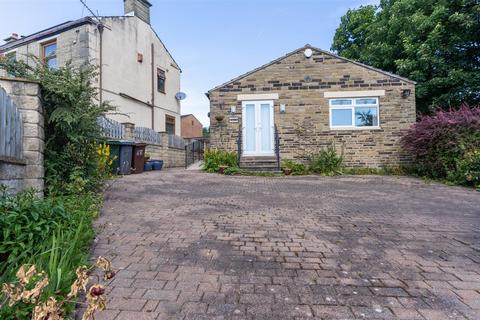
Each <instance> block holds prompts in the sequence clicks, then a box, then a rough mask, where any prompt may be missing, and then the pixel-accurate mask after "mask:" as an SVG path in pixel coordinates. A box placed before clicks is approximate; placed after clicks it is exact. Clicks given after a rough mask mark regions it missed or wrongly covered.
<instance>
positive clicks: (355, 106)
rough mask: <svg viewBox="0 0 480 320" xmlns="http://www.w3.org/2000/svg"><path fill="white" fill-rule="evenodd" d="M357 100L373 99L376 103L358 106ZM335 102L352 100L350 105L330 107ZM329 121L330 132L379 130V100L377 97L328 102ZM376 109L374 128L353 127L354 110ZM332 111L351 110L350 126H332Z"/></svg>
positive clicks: (331, 100)
mask: <svg viewBox="0 0 480 320" xmlns="http://www.w3.org/2000/svg"><path fill="white" fill-rule="evenodd" d="M357 99H375V101H376V103H375V104H358V105H357V103H356V100H357ZM335 100H352V104H351V105H332V102H333V101H335ZM328 103H329V106H330V107H329V121H330V123H329V124H330V129H331V130H345V129H348V130H372V129H373V130H375V129H380V103H379V98H378V97H353V98H352V97H351V98H346V97H345V98H343V97H342V98H334V99H330V100H329V102H328ZM362 107H365V108H376V109H377V117H378V119H377V122H378V125H376V126H361V127H357V126H356V125H355V120H356V119H355V118H356V117H355V108H362ZM332 110H351V111H352V125H350V126H335V125H333V122H332V117H333V112H332Z"/></svg>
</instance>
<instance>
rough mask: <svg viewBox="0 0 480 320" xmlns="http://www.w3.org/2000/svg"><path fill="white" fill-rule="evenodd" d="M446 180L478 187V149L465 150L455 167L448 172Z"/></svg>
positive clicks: (479, 178) (479, 186)
mask: <svg viewBox="0 0 480 320" xmlns="http://www.w3.org/2000/svg"><path fill="white" fill-rule="evenodd" d="M447 180H449V181H452V182H455V183H456V184H460V185H473V186H474V187H476V188H480V149H478V150H474V151H470V152H467V153H466V154H465V155H464V156H463V158H461V159H459V160H457V163H456V168H455V170H452V171H449V172H448V177H447Z"/></svg>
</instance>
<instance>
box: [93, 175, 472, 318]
mask: <svg viewBox="0 0 480 320" xmlns="http://www.w3.org/2000/svg"><path fill="white" fill-rule="evenodd" d="M146 185H147V186H148V188H149V190H150V191H151V192H149V193H145V192H143V191H142V190H144V189H145V186H146ZM445 195H448V196H445ZM106 197H107V198H106V199H107V200H106V202H105V207H104V210H103V212H102V216H101V217H99V219H98V221H97V222H96V227H97V230H98V234H97V238H98V244H97V245H96V246H95V247H94V248H93V251H94V252H93V256H98V255H99V254H105V253H107V254H106V255H107V257H108V252H115V254H116V256H115V257H114V259H112V262H113V267H114V269H116V270H118V269H119V268H125V269H122V270H121V271H119V272H118V276H117V277H116V278H115V279H114V280H113V281H111V283H109V285H108V297H109V298H108V299H109V302H108V303H107V310H106V312H105V313H103V317H104V318H105V319H113V318H114V317H115V320H118V319H120V320H121V319H134V320H138V319H150V318H152V317H153V318H155V319H157V320H158V319H169V320H170V319H208V320H212V319H236V320H239V319H248V320H252V319H292V320H293V319H295V320H300V319H313V318H316V319H353V318H358V319H411V320H416V319H423V320H424V319H442V320H443V319H477V318H478V314H480V312H479V305H478V301H479V299H478V295H479V294H480V291H479V290H480V281H478V280H479V279H480V278H479V275H480V266H479V263H478V261H479V258H478V257H479V256H478V251H476V249H475V248H477V247H479V246H480V244H479V243H478V241H479V239H478V228H477V227H476V226H477V225H478V218H479V217H478V214H479V213H478V207H479V205H480V199H479V198H478V195H477V194H476V193H475V192H473V191H470V190H468V189H464V188H453V187H447V186H443V185H437V184H428V185H427V184H424V183H423V182H422V181H420V180H416V179H412V178H399V177H348V176H345V177H334V178H327V177H316V176H311V177H309V176H307V177H289V178H265V177H226V176H219V175H212V174H205V173H199V172H190V171H183V170H166V171H161V172H152V173H145V174H142V175H132V176H128V177H124V178H122V179H119V180H117V181H116V182H115V183H114V184H113V185H112V187H111V188H110V189H109V190H108V191H107V195H106ZM379 198H381V199H383V200H382V201H379ZM432 199H434V200H432ZM387 201H394V204H395V205H388V206H387V205H385V203H387ZM476 223H477V224H476ZM459 240H460V241H459ZM240 247H245V248H247V247H248V248H254V249H255V250H241V249H240ZM247 252H248V253H247ZM116 263H118V264H116ZM375 309H381V312H377V311H376V310H375ZM101 314H102V313H99V314H98V316H97V318H99V319H101V316H100V315H101ZM361 314H364V315H365V316H362V315H361Z"/></svg>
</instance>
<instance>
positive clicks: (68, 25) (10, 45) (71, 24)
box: [0, 16, 182, 72]
mask: <svg viewBox="0 0 480 320" xmlns="http://www.w3.org/2000/svg"><path fill="white" fill-rule="evenodd" d="M131 17H133V16H103V17H100V19H106V18H131ZM84 24H94V25H97V24H99V22H98V21H96V20H95V19H94V18H92V17H83V18H80V19H77V20H73V21H67V22H64V23H62V24H59V25H56V26H54V27H51V28H48V29H45V30H42V31H39V32H36V33H33V34H31V35H29V36H26V37H22V38H20V39H18V40H15V41H11V42H7V43H5V44H3V45H1V46H0V51H8V50H11V49H14V48H16V47H19V46H22V45H24V44H27V43H30V42H32V41H38V40H41V39H44V38H48V37H51V36H53V35H57V34H59V33H62V32H65V31H67V30H70V29H73V28H76V27H79V26H81V25H84ZM150 28H151V29H152V31H153V33H154V34H155V36H156V37H157V39H158V40H159V41H160V43H161V44H162V46H163V47H164V48H165V51H166V52H167V54H168V55H169V56H170V58H171V59H172V60H173V63H174V64H175V66H176V67H177V68H178V69H179V70H180V72H181V71H182V70H181V68H180V66H179V65H178V63H177V61H175V59H174V58H173V56H172V54H171V53H170V51H168V49H167V47H166V46H165V44H164V43H163V41H162V39H160V37H159V36H158V34H157V32H156V31H155V30H154V29H153V28H152V27H151V26H150Z"/></svg>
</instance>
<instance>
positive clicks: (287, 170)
mask: <svg viewBox="0 0 480 320" xmlns="http://www.w3.org/2000/svg"><path fill="white" fill-rule="evenodd" d="M283 173H284V174H285V175H286V176H289V175H291V174H292V169H291V168H283Z"/></svg>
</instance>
